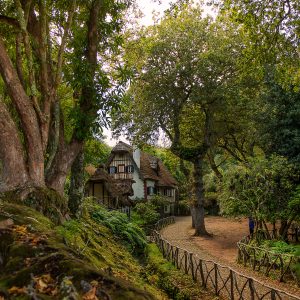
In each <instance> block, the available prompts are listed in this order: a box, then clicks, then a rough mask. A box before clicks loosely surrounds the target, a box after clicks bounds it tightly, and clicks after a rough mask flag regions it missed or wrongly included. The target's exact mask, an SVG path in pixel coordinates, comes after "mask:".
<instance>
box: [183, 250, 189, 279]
mask: <svg viewBox="0 0 300 300" xmlns="http://www.w3.org/2000/svg"><path fill="white" fill-rule="evenodd" d="M184 273H185V274H187V273H188V268H187V252H186V251H185V250H184Z"/></svg>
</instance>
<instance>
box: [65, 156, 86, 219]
mask: <svg viewBox="0 0 300 300" xmlns="http://www.w3.org/2000/svg"><path fill="white" fill-rule="evenodd" d="M83 197H84V153H83V151H80V152H79V154H78V155H77V157H76V159H75V161H74V162H73V165H72V168H71V184H70V192H69V209H70V211H71V213H72V214H73V215H78V213H79V209H80V205H81V202H82V199H83Z"/></svg>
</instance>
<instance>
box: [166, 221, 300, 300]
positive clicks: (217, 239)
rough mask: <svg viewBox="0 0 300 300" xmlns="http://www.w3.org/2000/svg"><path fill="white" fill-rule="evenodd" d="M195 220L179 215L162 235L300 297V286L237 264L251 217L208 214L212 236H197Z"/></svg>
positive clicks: (208, 258)
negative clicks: (241, 244)
mask: <svg viewBox="0 0 300 300" xmlns="http://www.w3.org/2000/svg"><path fill="white" fill-rule="evenodd" d="M191 224H192V219H191V217H190V216H188V217H177V218H176V222H175V224H171V225H169V226H167V227H166V228H165V229H163V230H162V231H161V234H162V236H163V237H164V238H165V239H166V240H168V241H169V242H170V243H171V244H173V245H175V246H178V247H180V248H184V249H186V250H188V251H189V252H193V253H194V254H196V255H198V256H199V257H200V258H202V259H205V260H213V261H215V262H217V263H220V264H222V265H225V266H228V267H230V268H232V269H233V270H234V271H236V272H239V273H241V274H244V275H246V276H248V277H252V278H254V279H256V280H258V281H260V282H261V283H264V284H266V285H268V286H270V287H274V288H276V289H280V290H282V291H286V292H287V293H290V294H293V295H297V296H298V297H299V299H300V289H299V288H298V287H297V285H296V284H295V285H293V284H288V283H283V282H279V281H277V280H273V279H271V278H269V277H265V276H264V275H263V274H260V273H258V272H255V271H252V269H250V268H249V267H243V266H241V265H239V264H237V263H236V257H237V247H236V242H237V241H239V240H240V239H241V238H242V237H243V236H245V235H246V234H247V233H248V232H247V231H248V225H247V220H245V219H243V220H233V219H226V218H222V217H207V218H206V228H207V230H208V232H210V233H212V234H213V236H212V237H211V238H203V237H195V236H193V232H194V230H193V229H192V227H191Z"/></svg>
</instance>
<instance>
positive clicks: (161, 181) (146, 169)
mask: <svg viewBox="0 0 300 300" xmlns="http://www.w3.org/2000/svg"><path fill="white" fill-rule="evenodd" d="M153 161H156V162H157V168H156V169H155V168H152V167H151V163H152V162H153ZM140 172H141V174H142V175H143V177H144V179H151V180H154V181H156V182H157V185H159V186H172V187H175V186H177V185H178V182H177V181H176V179H175V178H174V177H173V176H172V174H171V173H170V171H169V170H168V169H167V167H166V166H165V165H164V164H163V162H162V161H161V160H160V159H159V158H157V157H156V156H153V155H150V154H148V153H145V152H141V168H140Z"/></svg>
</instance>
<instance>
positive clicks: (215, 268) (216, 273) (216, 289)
mask: <svg viewBox="0 0 300 300" xmlns="http://www.w3.org/2000/svg"><path fill="white" fill-rule="evenodd" d="M214 270H215V294H216V295H217V296H218V266H217V264H216V263H214Z"/></svg>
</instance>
